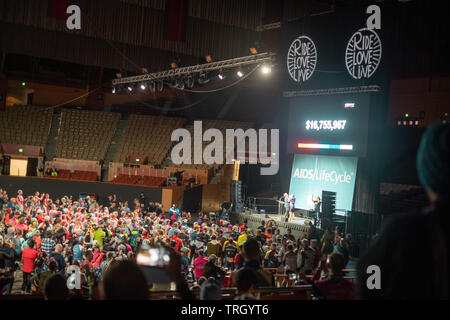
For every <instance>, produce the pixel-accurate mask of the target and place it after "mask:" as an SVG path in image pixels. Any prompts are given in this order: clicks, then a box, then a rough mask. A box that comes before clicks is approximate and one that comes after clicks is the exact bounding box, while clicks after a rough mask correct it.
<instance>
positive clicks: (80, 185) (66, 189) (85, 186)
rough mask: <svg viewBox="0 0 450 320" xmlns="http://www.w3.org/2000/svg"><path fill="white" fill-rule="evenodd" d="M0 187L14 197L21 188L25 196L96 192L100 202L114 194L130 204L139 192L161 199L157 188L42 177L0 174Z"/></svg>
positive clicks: (152, 198) (148, 196)
mask: <svg viewBox="0 0 450 320" xmlns="http://www.w3.org/2000/svg"><path fill="white" fill-rule="evenodd" d="M0 188H1V189H6V190H7V191H8V195H9V197H16V196H17V190H22V191H23V192H24V195H26V196H28V195H31V194H34V193H35V192H36V191H38V192H41V193H42V192H45V193H49V194H50V197H51V198H52V199H55V198H61V197H63V196H66V195H67V196H70V195H71V196H72V197H73V198H74V199H78V195H79V193H80V192H87V193H97V194H98V196H99V201H100V203H102V202H104V201H106V199H107V197H108V195H113V194H116V195H117V198H118V199H120V200H121V201H128V202H130V205H131V202H132V201H133V199H134V198H137V197H138V196H139V194H140V193H141V192H144V194H145V196H146V198H147V200H148V201H158V202H160V201H161V199H162V189H159V188H148V187H142V186H125V185H117V184H108V183H100V182H81V181H67V180H53V179H43V178H22V177H10V176H0Z"/></svg>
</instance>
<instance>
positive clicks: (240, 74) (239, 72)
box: [236, 69, 244, 78]
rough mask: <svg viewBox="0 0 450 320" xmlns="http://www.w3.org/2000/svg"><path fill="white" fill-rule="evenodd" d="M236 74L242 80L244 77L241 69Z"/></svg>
mask: <svg viewBox="0 0 450 320" xmlns="http://www.w3.org/2000/svg"><path fill="white" fill-rule="evenodd" d="M236 74H237V76H238V77H239V78H242V77H243V76H244V74H243V73H242V70H241V69H239V70H238V72H236Z"/></svg>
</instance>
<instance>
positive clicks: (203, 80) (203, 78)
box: [198, 73, 209, 84]
mask: <svg viewBox="0 0 450 320" xmlns="http://www.w3.org/2000/svg"><path fill="white" fill-rule="evenodd" d="M208 82H209V78H208V76H207V75H206V73H201V74H200V77H199V78H198V83H200V84H205V83H208Z"/></svg>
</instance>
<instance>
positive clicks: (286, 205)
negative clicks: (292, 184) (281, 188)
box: [283, 193, 290, 222]
mask: <svg viewBox="0 0 450 320" xmlns="http://www.w3.org/2000/svg"><path fill="white" fill-rule="evenodd" d="M283 202H284V222H288V221H289V209H290V203H289V194H287V193H285V194H284V198H283Z"/></svg>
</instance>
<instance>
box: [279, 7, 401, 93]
mask: <svg viewBox="0 0 450 320" xmlns="http://www.w3.org/2000/svg"><path fill="white" fill-rule="evenodd" d="M393 16H394V8H393V5H391V4H385V3H376V4H374V5H364V6H353V7H346V8H344V9H340V10H337V11H335V12H332V13H325V14H321V15H316V16H308V17H305V18H302V19H300V20H296V21H293V22H289V23H286V24H283V26H282V48H281V50H280V52H281V54H280V58H279V63H280V66H281V70H282V79H283V90H282V91H283V92H284V95H285V96H290V95H291V96H292V95H295V94H294V92H298V91H307V90H319V89H326V90H328V89H335V88H347V87H360V86H380V87H382V88H383V87H385V86H386V85H388V82H387V71H388V63H387V62H388V61H389V47H390V45H389V42H390V35H391V34H392V30H391V28H392V26H393V24H392V17H393Z"/></svg>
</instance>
